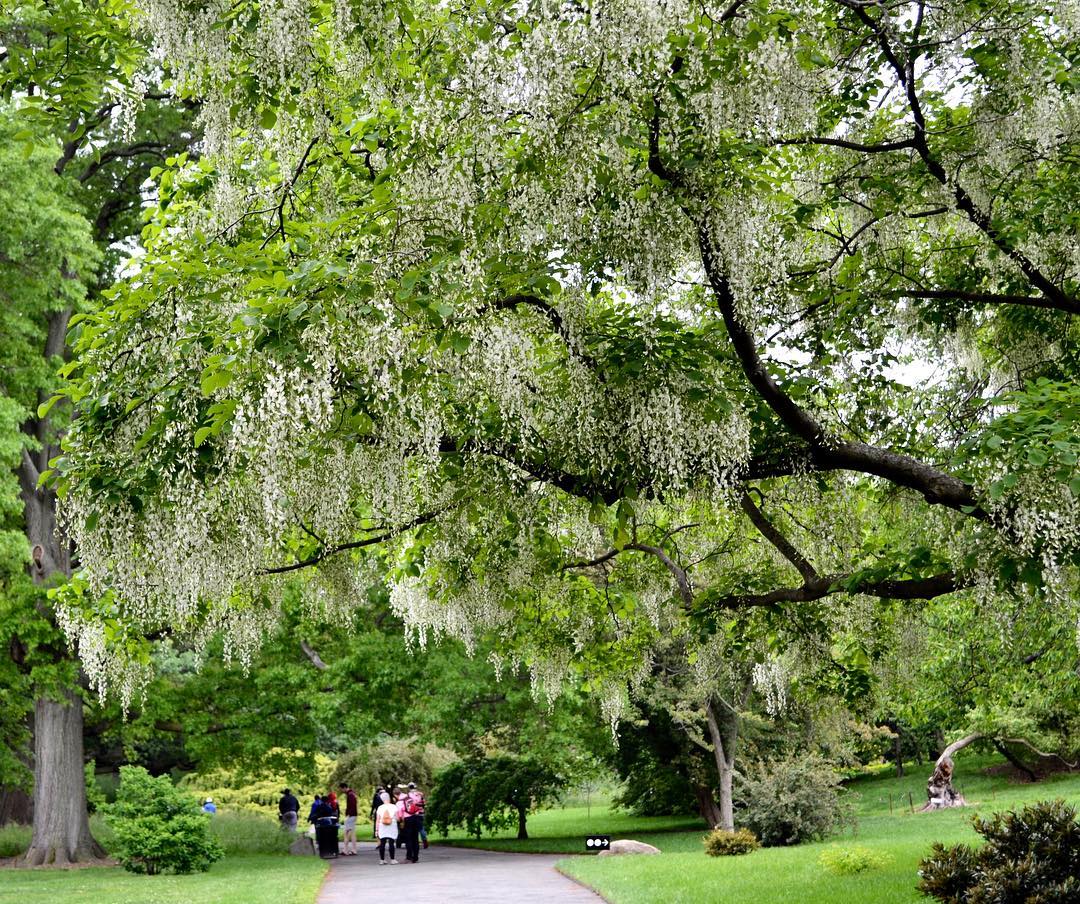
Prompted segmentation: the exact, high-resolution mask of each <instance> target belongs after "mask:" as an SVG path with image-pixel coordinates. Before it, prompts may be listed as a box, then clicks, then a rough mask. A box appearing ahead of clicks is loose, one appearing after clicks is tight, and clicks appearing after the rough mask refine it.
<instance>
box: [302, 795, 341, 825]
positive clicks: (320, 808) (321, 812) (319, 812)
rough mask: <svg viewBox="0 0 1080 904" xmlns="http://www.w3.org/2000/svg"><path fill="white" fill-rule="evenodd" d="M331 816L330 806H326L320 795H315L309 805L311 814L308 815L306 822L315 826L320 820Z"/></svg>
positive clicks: (332, 813) (332, 812)
mask: <svg viewBox="0 0 1080 904" xmlns="http://www.w3.org/2000/svg"><path fill="white" fill-rule="evenodd" d="M333 815H334V811H333V810H332V809H330V804H328V803H327V802H326V801H325V800H324V799H323V798H322V797H321V796H320V795H318V794H316V795H315V800H314V802H313V803H312V804H311V812H310V813H308V818H307V821H308V822H311V823H316V824H317V823H318V821H319V820H320V819H326V818H327V817H329V816H333Z"/></svg>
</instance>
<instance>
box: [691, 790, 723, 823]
mask: <svg viewBox="0 0 1080 904" xmlns="http://www.w3.org/2000/svg"><path fill="white" fill-rule="evenodd" d="M694 797H696V798H697V805H698V812H699V813H700V814H701V818H702V819H704V820H705V822H706V823H708V824H709V825H710V826H718V825H720V818H721V817H720V808H719V807H718V806H717V805H716V798H715V797H714V796H713V790H712V788H709V787H706V786H705V785H694Z"/></svg>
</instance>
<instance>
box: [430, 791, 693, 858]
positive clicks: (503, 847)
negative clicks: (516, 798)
mask: <svg viewBox="0 0 1080 904" xmlns="http://www.w3.org/2000/svg"><path fill="white" fill-rule="evenodd" d="M703 825H704V823H702V821H701V820H700V819H697V818H695V817H692V816H659V817H657V816H631V815H629V814H627V813H619V812H612V810H611V808H610V806H609V805H608V802H607V801H603V800H602V801H600V802H598V803H594V804H593V805H592V806H591V807H584V806H573V807H557V808H555V809H552V810H542V811H540V812H539V813H533V814H531V815H530V816H529V822H528V829H529V835H530V836H531V837H530V838H529V839H528V840H527V841H518V840H517V838H516V837H515V836H516V835H517V827H516V826H515V827H514V828H513V829H507V830H506V831H505V832H500V833H498V834H497V835H495V836H488V835H485V836H484V837H483V838H481V839H479V840H477V839H476V838H471V837H468V836H466V835H463V834H461V833H454V834H451V835H450V836H449V837H445V838H444V837H442V836H436V835H433V836H432V837H431V840H432V841H435V842H438V843H439V844H452V845H457V846H459V847H476V848H483V849H485V850H489V851H520V852H523V853H528V854H578V853H581V852H583V851H584V850H585V836H586V835H588V834H590V833H592V834H605V835H619V836H621V837H629V836H633V837H634V838H638V839H641V840H642V841H649V840H650V839H652V838H654V837H663V838H664V839H668V838H672V837H678V835H680V834H685V833H686V830H687V829H693V830H695V833H694V837H698V833H699V830H700V829H701V827H702V826H703ZM673 833H676V834H673ZM650 843H653V844H655V843H656V842H654V841H650ZM657 847H659V844H657Z"/></svg>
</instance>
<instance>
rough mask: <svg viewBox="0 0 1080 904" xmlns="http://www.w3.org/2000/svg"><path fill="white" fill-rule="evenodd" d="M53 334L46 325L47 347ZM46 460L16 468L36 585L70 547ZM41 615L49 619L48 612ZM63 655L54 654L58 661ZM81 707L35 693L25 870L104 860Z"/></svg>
mask: <svg viewBox="0 0 1080 904" xmlns="http://www.w3.org/2000/svg"><path fill="white" fill-rule="evenodd" d="M52 334H53V329H52V326H51V325H50V342H52V341H53V338H52ZM60 349H61V350H62V349H63V345H62V344H61V345H60ZM52 451H55V450H54V449H53V450H52ZM49 454H52V452H51V451H50V447H48V446H45V447H43V449H42V450H41V452H40V453H39V455H40V458H39V460H38V461H37V462H34V460H33V459H32V458H31V456H30V455H29V453H28V452H26V451H24V452H23V460H22V464H21V466H20V468H19V484H20V489H21V495H22V500H23V511H24V514H25V517H26V537H27V540H28V541H29V544H30V558H31V568H30V573H31V576H32V577H33V579H34V581H35V583H37V584H47V583H51V582H53V581H54V580H55V579H56V578H57V577H61V578H67V577H70V576H71V544H70V542H69V541H68V539H67V537H65V536H64V535H63V533H62V532H61V531H60V530H59V528H58V525H57V523H56V494H55V493H54V492H53V491H52V490H50V489H49V488H47V487H38V485H37V483H38V476H39V468H40V467H42V466H43V465H47V463H48V458H47V456H48V455H49ZM42 614H43V615H47V616H48V617H50V618H51V617H52V613H51V612H48V613H46V612H43V613H42ZM66 655H67V654H66V652H65V651H62V650H57V651H56V656H57V658H58V659H60V658H62V657H63V656H66ZM56 696H59V697H60V699H59V700H58V699H56ZM82 707H83V704H82V698H81V697H80V696H79V695H78V693H77V691H76V690H75V689H73V688H67V689H64V690H63V691H60V692H59V694H58V695H57V694H54V695H53V696H49V694H48V693H47V692H45V691H44V689H43V690H40V691H39V692H38V697H37V700H36V701H35V703H34V832H33V836H32V839H31V842H30V849H29V850H28V851H27V852H26V858H25V862H26V863H27V864H28V865H30V866H41V865H43V864H56V865H58V866H63V865H66V864H68V863H77V862H80V861H86V860H94V859H97V858H101V857H104V856H105V851H104V850H103V849H102V847H101V845H99V844H98V843H97V842H96V841H95V840H94V837H93V835H91V834H90V819H89V816H88V814H87V812H86V778H85V774H84V772H83V767H84V763H83V708H82Z"/></svg>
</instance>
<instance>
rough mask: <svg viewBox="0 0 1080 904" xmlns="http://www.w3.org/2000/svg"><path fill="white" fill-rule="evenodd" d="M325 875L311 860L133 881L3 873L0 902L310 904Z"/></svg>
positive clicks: (233, 861)
mask: <svg viewBox="0 0 1080 904" xmlns="http://www.w3.org/2000/svg"><path fill="white" fill-rule="evenodd" d="M325 873H326V863H325V862H324V861H322V860H319V859H317V858H315V857H280V856H272V855H267V854H261V855H248V856H235V857H226V858H225V859H224V860H222V861H221V862H219V863H215V864H214V865H213V866H212V867H210V871H209V872H206V873H195V874H194V875H191V876H137V875H135V874H134V873H128V872H125V871H124V870H122V869H120V868H119V867H89V868H87V869H73V870H47V869H39V870H22V869H11V870H4V871H3V873H2V874H0V901H2V902H8V901H11V902H15V901H17V902H18V904H56V902H73V904H75V902H89V901H92V902H93V904H192V902H196V901H200V902H207V904H311V902H313V901H314V900H315V895H316V893H317V892H318V889H319V886H320V885H321V884H322V880H323V876H324V875H325Z"/></svg>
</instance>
